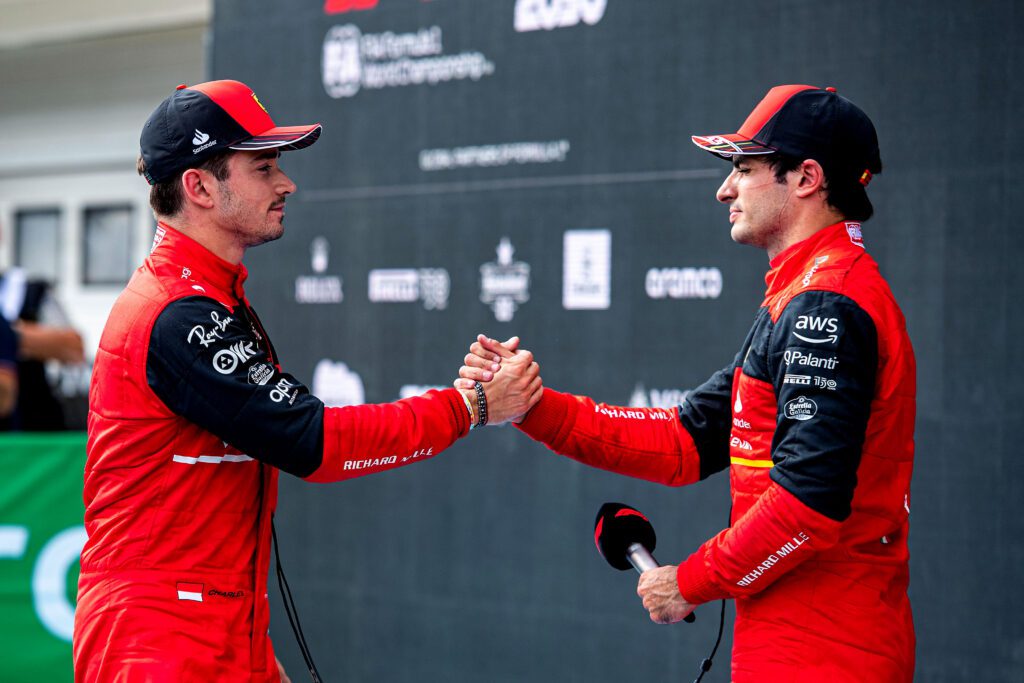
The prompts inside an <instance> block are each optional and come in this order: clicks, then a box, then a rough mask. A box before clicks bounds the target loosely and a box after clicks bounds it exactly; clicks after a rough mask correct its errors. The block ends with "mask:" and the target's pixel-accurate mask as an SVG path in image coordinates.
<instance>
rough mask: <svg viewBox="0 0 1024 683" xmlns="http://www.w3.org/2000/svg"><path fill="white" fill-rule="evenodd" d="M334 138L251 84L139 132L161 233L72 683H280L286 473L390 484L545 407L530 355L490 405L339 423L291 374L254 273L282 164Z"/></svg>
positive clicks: (102, 381)
mask: <svg viewBox="0 0 1024 683" xmlns="http://www.w3.org/2000/svg"><path fill="white" fill-rule="evenodd" d="M320 132H321V128H320V125H319V124H314V125H307V126H294V127H279V126H276V125H275V124H274V122H273V121H272V120H271V118H270V115H269V114H268V113H267V111H266V110H265V109H264V108H263V105H262V104H260V102H259V100H258V99H256V95H255V94H253V92H252V90H250V89H249V88H248V87H247V86H246V85H244V84H242V83H239V82H237V81H212V82H209V83H201V84H199V85H195V86H192V87H186V86H184V85H183V86H180V87H179V88H178V90H177V91H176V92H174V93H173V94H172V95H171V96H170V97H168V98H167V99H166V100H164V101H163V102H162V103H161V104H160V105H159V106H158V107H157V109H156V110H155V111H154V112H153V114H152V115H151V116H150V118H149V120H148V121H147V122H146V125H145V128H144V129H143V131H142V137H141V140H140V145H141V160H140V163H139V170H140V172H141V173H142V174H143V175H144V176H145V177H146V179H147V180H148V181H149V182H150V184H151V185H152V186H153V189H152V191H151V199H152V206H153V209H154V213H155V214H156V218H157V220H158V228H157V231H156V235H155V238H154V241H153V250H152V252H151V253H150V255H149V257H148V258H147V259H146V261H145V263H144V264H143V265H142V267H141V268H139V269H138V270H137V271H136V272H135V274H134V275H133V276H132V278H131V280H130V282H129V283H128V286H127V287H126V288H125V290H124V292H122V294H121V296H120V297H119V298H118V300H117V302H116V303H115V304H114V308H113V310H112V311H111V313H110V317H109V319H108V320H107V324H106V327H105V329H104V330H103V336H102V338H101V340H100V345H99V350H98V352H97V355H96V363H95V367H94V370H93V380H92V387H91V391H90V412H89V438H88V456H87V461H86V467H85V491H84V498H85V506H86V511H85V526H86V530H87V532H88V535H89V538H88V541H87V542H86V544H85V547H84V549H83V550H82V561H81V574H80V578H79V585H78V607H77V610H76V613H75V632H74V660H75V678H76V680H78V681H83V682H84V681H89V682H90V683H91V682H93V681H125V682H131V681H140V682H141V681H146V682H147V683H154V682H164V681H166V682H168V683H170V682H171V681H251V682H253V683H256V682H260V683H276V682H277V681H279V680H282V677H283V672H282V671H281V670H280V664H279V663H277V662H276V659H275V656H274V651H273V647H272V646H271V643H270V639H269V637H268V634H267V628H268V621H269V607H268V604H267V596H266V581H267V572H268V567H269V558H270V541H271V536H272V518H273V512H274V508H275V505H276V499H277V477H278V470H282V471H284V472H287V473H288V474H291V475H293V476H296V477H301V478H303V479H306V480H308V481H313V482H329V481H338V480H342V479H347V478H351V477H357V476H361V475H365V474H371V473H374V472H383V471H386V470H389V469H393V468H396V467H400V466H402V465H406V464H411V463H413V462H418V461H421V460H426V459H428V458H430V457H432V456H434V455H436V454H437V453H439V452H440V451H442V450H443V449H445V448H447V447H448V446H449V445H450V444H451V443H452V442H454V441H455V440H456V439H458V438H460V437H462V436H464V435H465V434H466V433H467V432H468V431H469V429H470V427H471V426H473V425H483V424H485V423H487V422H488V421H490V422H493V423H500V422H503V421H505V420H507V419H508V418H509V417H510V416H512V415H516V414H520V413H522V412H524V411H526V410H527V409H528V408H529V407H530V406H531V405H532V404H533V403H534V402H536V401H537V400H538V398H539V395H540V377H539V375H538V368H537V364H536V363H534V362H533V359H532V356H531V355H530V354H529V352H521V353H519V354H517V355H516V357H515V358H514V359H512V360H511V361H507V363H508V365H507V367H506V368H504V369H503V372H502V375H503V377H501V378H497V379H496V380H494V381H493V382H491V383H489V384H488V387H487V388H486V389H484V388H483V387H481V386H477V387H474V388H473V389H467V390H463V391H461V392H460V391H459V390H456V389H449V390H445V391H430V392H427V394H425V395H423V396H417V397H414V398H409V399H404V400H401V401H398V402H395V403H389V404H383V405H360V406H350V407H345V408H327V407H325V406H324V404H323V403H322V402H321V401H320V400H319V399H317V398H316V397H315V396H312V395H311V394H310V393H309V392H308V391H307V389H306V388H305V387H304V386H303V385H302V383H301V382H300V381H299V380H298V379H296V378H295V377H294V376H293V375H291V374H288V373H287V372H285V371H284V370H283V368H282V367H281V364H280V362H279V360H278V357H277V354H276V352H275V351H274V347H273V345H272V344H271V343H270V340H269V338H268V335H267V331H266V329H265V328H264V326H263V324H262V323H261V322H260V320H259V318H258V317H257V316H256V313H255V312H254V311H253V308H252V306H251V305H250V303H249V300H248V298H247V297H246V295H245V291H244V289H243V284H244V282H245V279H246V276H247V271H246V268H245V266H244V265H242V258H243V256H244V254H245V251H246V249H248V248H250V247H254V246H257V245H260V244H263V243H264V242H269V241H271V240H276V239H278V238H279V237H281V235H282V234H283V231H284V226H283V220H284V207H285V202H286V199H287V197H288V196H289V195H290V194H292V193H293V192H294V191H295V189H296V187H295V184H294V183H293V182H292V181H291V179H290V178H289V177H288V176H287V175H286V174H285V173H284V171H283V170H282V169H281V167H280V165H279V157H280V153H281V151H282V150H297V149H301V148H304V147H307V146H309V145H311V144H313V143H314V142H315V141H316V140H317V138H318V137H319V136H320ZM506 372H507V375H508V376H507V377H505V375H506ZM488 418H489V419H488ZM285 680H286V679H285Z"/></svg>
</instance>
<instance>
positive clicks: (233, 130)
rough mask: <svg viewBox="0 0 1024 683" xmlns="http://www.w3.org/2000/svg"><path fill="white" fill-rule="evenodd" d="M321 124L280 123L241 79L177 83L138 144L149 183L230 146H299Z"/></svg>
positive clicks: (311, 139)
mask: <svg viewBox="0 0 1024 683" xmlns="http://www.w3.org/2000/svg"><path fill="white" fill-rule="evenodd" d="M320 131H321V126H320V124H319V123H314V124H312V125H306V126H277V125H275V124H274V121H273V120H272V119H271V118H270V114H268V113H267V110H266V109H265V108H264V107H263V104H262V103H261V102H260V101H259V100H258V99H257V98H256V94H255V93H254V92H253V91H252V89H251V88H249V86H247V85H245V84H244V83H239V82H238V81H209V82H207V83H199V84H198V85H193V86H191V87H189V86H186V85H179V86H178V88H177V90H175V91H174V92H173V93H172V94H171V96H170V97H168V98H167V99H166V100H164V101H163V102H161V103H160V105H159V106H157V108H156V109H155V110H154V111H153V113H152V114H150V116H149V119H148V120H147V121H146V125H145V126H144V127H143V128H142V136H141V137H140V139H139V146H140V148H141V151H142V160H143V161H144V162H145V164H146V180H148V181H149V184H150V185H155V184H156V183H159V182H163V181H164V180H167V179H168V178H172V177H173V176H174V175H175V174H177V173H181V172H182V171H184V170H185V169H187V168H191V167H193V166H195V165H197V164H199V163H201V162H202V161H203V160H204V159H206V158H208V157H211V156H213V155H214V154H216V153H217V152H222V151H224V150H226V149H238V150H259V149H272V148H275V147H276V148H280V149H281V150H295V149H302V148H303V147H309V146H310V145H312V144H313V143H314V142H316V141H317V138H319V137H320Z"/></svg>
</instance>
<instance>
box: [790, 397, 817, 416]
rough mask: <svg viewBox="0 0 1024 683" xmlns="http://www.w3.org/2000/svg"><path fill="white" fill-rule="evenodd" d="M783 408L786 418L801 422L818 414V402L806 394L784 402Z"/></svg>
mask: <svg viewBox="0 0 1024 683" xmlns="http://www.w3.org/2000/svg"><path fill="white" fill-rule="evenodd" d="M785 410H786V419H789V420H799V421H801V422H803V421H805V420H810V419H811V418H812V417H814V416H815V415H817V414H818V404H817V403H815V402H814V401H813V400H811V399H809V398H807V397H806V396H798V397H797V398H794V399H793V400H792V401H789V402H788V403H786V408H785Z"/></svg>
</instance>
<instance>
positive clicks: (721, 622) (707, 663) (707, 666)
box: [693, 600, 725, 683]
mask: <svg viewBox="0 0 1024 683" xmlns="http://www.w3.org/2000/svg"><path fill="white" fill-rule="evenodd" d="M724 630H725V600H722V612H721V614H719V616H718V637H717V638H715V646H714V647H713V648H712V649H711V654H709V655H708V656H707V657H706V658H705V659H704V660H703V661H702V662H701V663H700V674H699V675H698V676H697V678H695V679H693V683H700V681H701V679H702V678H704V674H706V673H707V672H709V671H711V665H712V664H713V663H714V659H715V653H716V652H718V646H719V645H720V644H721V643H722V632H723V631H724Z"/></svg>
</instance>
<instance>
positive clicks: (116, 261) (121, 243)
mask: <svg viewBox="0 0 1024 683" xmlns="http://www.w3.org/2000/svg"><path fill="white" fill-rule="evenodd" d="M83 218H84V220H83V222H82V240H83V245H82V259H83V261H82V282H84V283H85V284H87V285H123V284H124V283H126V282H128V278H129V277H130V276H131V274H132V267H133V265H134V264H133V263H132V208H131V207H130V206H106V207H92V208H88V209H86V210H85V214H84V216H83Z"/></svg>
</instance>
